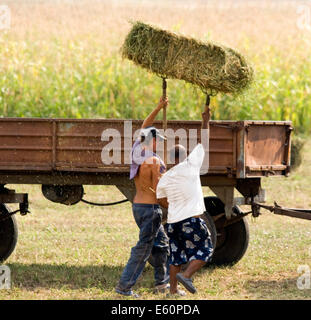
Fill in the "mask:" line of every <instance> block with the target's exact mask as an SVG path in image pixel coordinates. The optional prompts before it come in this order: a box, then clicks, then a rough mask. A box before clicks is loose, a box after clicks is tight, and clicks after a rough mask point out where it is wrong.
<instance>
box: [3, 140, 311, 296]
mask: <svg viewBox="0 0 311 320" xmlns="http://www.w3.org/2000/svg"><path fill="white" fill-rule="evenodd" d="M310 147H311V140H310V139H309V140H308V142H307V144H306V145H305V148H304V154H303V156H304V162H303V165H302V166H301V167H299V168H298V169H297V171H295V172H293V173H292V175H291V176H290V177H288V178H273V177H270V178H264V179H263V187H264V188H265V189H266V192H267V203H269V204H272V203H273V201H274V200H277V201H278V203H279V204H281V205H284V206H288V207H311V200H310V199H311V198H310V195H311V187H310V183H309V182H310V178H311V161H310V159H311V152H310ZM11 187H14V188H15V189H16V190H17V191H19V192H28V193H29V197H30V209H31V212H32V213H31V214H28V215H27V216H25V217H22V216H17V221H18V225H19V240H18V244H17V247H16V249H15V251H14V252H13V254H12V255H11V257H10V258H9V259H8V260H7V261H6V262H5V264H6V265H8V266H9V267H10V268H11V273H12V289H11V290H0V299H130V298H123V297H121V296H119V295H117V294H116V293H115V292H114V287H115V285H116V284H117V282H118V280H119V277H120V275H121V272H122V270H123V268H124V266H125V264H126V262H127V259H128V257H129V254H130V248H131V247H132V246H133V245H135V243H136V241H137V239H138V228H137V226H136V225H135V222H134V219H133V217H132V213H131V206H130V204H128V203H125V204H121V205H118V206H114V207H105V208H96V207H91V206H87V205H85V204H82V203H79V204H77V205H74V206H70V207H67V206H63V205H58V204H54V203H52V202H48V200H46V199H45V198H44V197H43V196H42V194H41V191H40V186H25V185H23V186H20V185H14V186H11ZM85 190H86V194H87V195H86V198H87V199H92V200H96V201H98V202H101V201H102V202H105V201H106V202H108V201H113V200H119V199H122V198H123V196H122V195H121V194H120V193H119V192H116V189H115V188H114V187H109V186H86V187H85ZM204 190H205V193H207V192H208V190H207V188H204ZM248 223H249V227H250V243H249V247H248V250H247V252H246V254H245V256H244V257H243V258H242V259H241V260H240V261H239V262H238V263H237V264H236V265H234V266H233V267H223V268H207V269H203V270H202V271H200V272H199V273H198V274H196V275H195V277H194V283H195V285H196V286H197V288H198V294H197V295H190V294H189V295H188V296H186V298H187V299H310V298H311V289H307V290H299V289H298V288H297V285H296V283H297V279H298V277H299V276H300V275H301V274H299V273H298V271H297V268H298V266H299V265H309V266H310V268H311V255H310V254H311V240H310V239H311V229H310V226H311V225H310V221H307V220H299V219H293V218H289V217H281V216H277V215H273V214H271V213H269V212H267V211H262V215H261V216H260V217H259V218H256V219H254V218H252V217H248ZM135 289H136V291H138V293H140V294H141V299H166V297H165V295H163V294H160V295H155V294H154V293H153V271H152V268H151V266H150V265H147V267H146V268H145V270H144V273H143V276H142V277H141V279H140V280H139V281H138V282H137V284H136V285H135ZM180 299H182V298H180Z"/></svg>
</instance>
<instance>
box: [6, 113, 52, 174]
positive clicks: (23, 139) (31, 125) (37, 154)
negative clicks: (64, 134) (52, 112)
mask: <svg viewBox="0 0 311 320" xmlns="http://www.w3.org/2000/svg"><path fill="white" fill-rule="evenodd" d="M51 150H52V130H51V121H46V120H45V121H44V120H36V121H29V120H28V119H27V120H26V119H22V118H20V119H6V118H3V119H1V121H0V169H12V170H18V169H25V170H29V169H30V168H31V169H37V170H42V169H44V170H50V169H51V168H52V159H51Z"/></svg>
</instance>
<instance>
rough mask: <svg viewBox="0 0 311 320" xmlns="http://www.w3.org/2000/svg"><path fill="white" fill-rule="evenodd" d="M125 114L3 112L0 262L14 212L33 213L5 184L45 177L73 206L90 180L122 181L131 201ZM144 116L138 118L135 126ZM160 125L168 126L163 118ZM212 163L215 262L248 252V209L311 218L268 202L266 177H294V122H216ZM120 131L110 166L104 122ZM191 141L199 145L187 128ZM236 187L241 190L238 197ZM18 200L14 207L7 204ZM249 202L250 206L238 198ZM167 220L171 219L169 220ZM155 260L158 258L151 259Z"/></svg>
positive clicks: (47, 187) (180, 124)
mask: <svg viewBox="0 0 311 320" xmlns="http://www.w3.org/2000/svg"><path fill="white" fill-rule="evenodd" d="M125 123H126V121H125V120H114V119H37V118H0V261H4V260H5V259H7V258H8V257H9V256H10V254H11V253H12V252H13V250H14V248H15V245H16V241H17V224H16V220H15V217H14V213H16V212H20V213H21V214H22V215H25V214H26V213H27V212H28V194H25V193H16V192H15V190H10V189H8V188H7V187H5V185H6V184H40V185H42V192H43V194H44V196H45V197H46V198H47V199H49V200H51V201H54V202H58V203H62V204H66V205H73V204H75V203H78V202H79V201H81V200H82V201H83V194H84V192H83V185H115V186H116V187H117V188H118V189H119V190H120V192H121V193H122V194H124V195H125V197H126V198H127V199H128V200H129V201H132V200H133V197H134V193H135V186H134V184H133V181H131V180H129V164H128V162H126V161H125V159H126V157H127V156H128V155H129V154H130V150H131V145H132V141H130V143H124V139H125V135H124V130H125ZM141 124H142V121H140V120H133V121H131V126H132V127H131V130H132V133H133V132H135V131H136V130H138V129H139V128H140V126H141ZM155 126H156V127H159V128H161V122H160V121H156V122H155ZM200 126H201V122H200V121H168V123H167V127H168V128H171V129H173V130H174V132H176V130H178V129H180V128H183V129H185V130H186V132H187V133H189V132H190V130H192V131H193V130H196V132H198V136H200V134H201V132H200ZM209 127H210V133H209V170H208V173H207V174H204V175H202V176H201V182H202V186H208V187H209V188H210V189H211V190H212V191H213V192H214V193H215V195H216V196H214V197H205V206H206V212H205V214H204V215H202V218H204V219H205V220H206V221H207V222H208V226H209V228H210V230H211V232H212V236H213V241H214V245H215V251H214V255H213V259H212V263H214V264H216V265H222V264H231V263H235V262H237V261H239V260H240V259H241V258H242V256H243V255H244V253H245V251H246V249H247V246H248V240H249V229H248V224H247V221H246V219H245V216H246V215H247V214H249V213H252V215H253V216H254V217H258V215H259V209H260V207H262V206H263V207H265V208H266V209H268V210H270V211H272V212H274V213H276V214H283V215H288V216H294V217H298V218H305V219H311V214H310V212H308V211H299V210H293V209H285V208H282V207H278V206H275V207H269V206H264V205H262V203H263V202H264V201H265V193H264V190H263V189H262V188H261V178H262V177H267V176H280V175H281V176H287V175H288V173H289V171H290V133H291V130H292V127H291V122H281V121H210V126H209ZM111 128H112V129H114V130H117V131H118V132H119V133H120V136H121V141H122V144H121V146H120V150H119V151H120V152H121V159H122V161H121V164H111V165H105V164H104V163H103V161H102V158H101V154H102V150H103V147H104V146H105V145H106V144H107V143H108V141H103V140H107V139H102V133H103V132H104V130H105V129H111ZM187 137H188V138H187V139H188V141H187V142H188V143H187V147H188V151H189V145H191V143H192V145H193V142H194V141H190V140H189V139H190V138H189V137H190V135H188V134H187ZM234 189H237V190H238V191H239V192H240V193H241V195H242V197H238V198H236V197H234ZM10 203H18V204H19V209H18V210H16V211H11V210H10V209H9V207H8V206H7V204H10ZM245 204H247V205H250V206H251V211H249V212H245V213H244V212H243V211H242V210H241V209H240V208H239V205H245ZM163 222H165V221H163ZM151 263H152V262H151Z"/></svg>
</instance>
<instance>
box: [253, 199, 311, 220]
mask: <svg viewBox="0 0 311 320" xmlns="http://www.w3.org/2000/svg"><path fill="white" fill-rule="evenodd" d="M260 208H263V209H266V210H269V211H270V212H272V213H274V214H278V215H282V216H288V217H292V218H298V219H306V220H311V210H310V209H297V208H285V207H281V206H279V205H278V204H277V203H276V202H274V206H267V205H263V204H260V203H257V202H253V203H252V211H253V210H254V211H253V215H254V214H255V216H256V215H257V216H258V215H259V214H260V213H259V209H260Z"/></svg>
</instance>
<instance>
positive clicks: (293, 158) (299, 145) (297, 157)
mask: <svg viewBox="0 0 311 320" xmlns="http://www.w3.org/2000/svg"><path fill="white" fill-rule="evenodd" d="M305 142H306V140H305V139H304V138H302V137H300V136H293V137H292V139H291V154H290V164H291V170H292V171H293V170H296V169H297V168H299V166H300V165H301V163H302V151H303V147H304V145H305Z"/></svg>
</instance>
